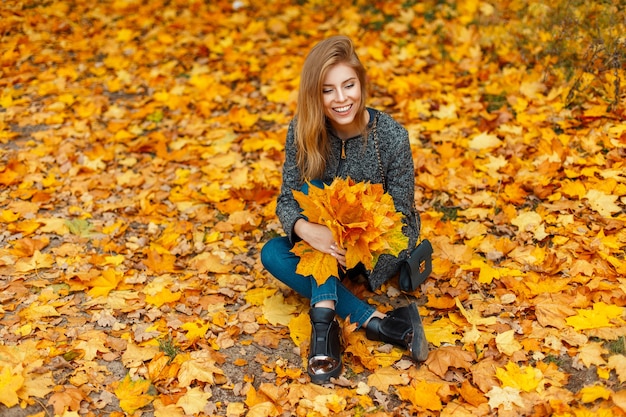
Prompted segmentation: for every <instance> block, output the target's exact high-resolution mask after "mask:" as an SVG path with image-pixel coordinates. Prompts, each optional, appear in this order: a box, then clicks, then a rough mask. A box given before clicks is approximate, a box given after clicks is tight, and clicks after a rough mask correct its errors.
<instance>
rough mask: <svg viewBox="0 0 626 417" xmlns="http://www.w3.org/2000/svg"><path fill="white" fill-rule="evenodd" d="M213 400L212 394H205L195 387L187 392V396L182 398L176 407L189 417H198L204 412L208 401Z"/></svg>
mask: <svg viewBox="0 0 626 417" xmlns="http://www.w3.org/2000/svg"><path fill="white" fill-rule="evenodd" d="M209 398H211V392H210V391H209V392H205V391H204V390H203V389H202V388H200V387H193V388H190V389H188V390H187V392H186V393H185V395H183V396H182V397H180V398H179V399H178V401H177V402H176V405H177V406H179V407H181V408H182V409H183V410H185V414H187V415H197V414H199V413H200V412H201V411H202V410H204V406H205V405H206V403H207V401H208V400H209Z"/></svg>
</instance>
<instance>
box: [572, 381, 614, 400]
mask: <svg viewBox="0 0 626 417" xmlns="http://www.w3.org/2000/svg"><path fill="white" fill-rule="evenodd" d="M612 393H613V391H611V390H609V389H607V388H606V387H604V386H602V385H594V386H591V387H583V388H582V389H581V390H580V391H579V392H578V396H580V399H581V401H582V402H583V403H586V404H588V403H592V402H594V401H596V400H598V399H600V398H602V399H604V400H608V399H609V398H610V397H611V394H612Z"/></svg>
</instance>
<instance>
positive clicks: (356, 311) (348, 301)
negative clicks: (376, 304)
mask: <svg viewBox="0 0 626 417" xmlns="http://www.w3.org/2000/svg"><path fill="white" fill-rule="evenodd" d="M291 248H292V245H291V242H290V241H289V238H287V237H286V236H283V237H276V238H274V239H272V240H270V241H269V242H267V243H266V244H265V245H264V246H263V249H261V262H262V263H263V266H264V267H265V269H267V270H268V271H269V273H271V274H272V275H273V276H274V277H276V278H277V279H278V280H280V281H282V282H283V283H284V284H285V285H287V286H288V287H289V288H291V289H293V290H294V291H296V292H297V293H298V294H300V295H301V296H303V297H306V298H308V299H310V300H311V305H315V304H316V303H319V302H320V301H325V300H332V301H334V302H335V310H336V312H337V314H338V315H339V317H341V318H343V319H346V318H347V317H348V316H350V322H352V323H357V325H358V326H359V327H361V326H362V325H363V323H365V322H366V321H367V319H369V318H370V316H371V315H372V314H373V313H374V311H375V309H374V308H373V307H372V306H370V305H369V304H368V303H366V302H365V301H363V300H361V299H360V298H359V297H357V296H356V295H354V294H353V293H352V292H351V291H350V290H349V289H348V288H346V286H345V285H343V284H342V282H341V281H340V280H339V279H338V278H337V277H330V278H328V280H326V282H325V283H324V284H322V285H317V281H315V278H313V277H312V276H310V275H309V276H306V277H305V276H304V275H300V274H297V273H296V267H297V266H298V261H299V260H300V258H299V257H298V256H296V255H294V254H293V253H292V252H291V251H290V250H291Z"/></svg>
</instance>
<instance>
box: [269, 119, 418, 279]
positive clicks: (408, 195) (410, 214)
mask: <svg viewBox="0 0 626 417" xmlns="http://www.w3.org/2000/svg"><path fill="white" fill-rule="evenodd" d="M368 111H369V112H370V126H371V123H372V122H373V120H374V118H375V117H378V121H377V127H376V131H377V140H378V150H379V151H380V164H381V165H382V170H383V172H384V178H385V182H386V184H383V185H384V186H385V190H386V191H387V192H388V193H389V194H390V195H391V196H392V198H393V201H394V204H395V207H396V210H398V211H400V212H401V213H403V214H404V220H403V223H404V225H403V228H402V231H403V233H404V234H405V235H406V236H407V237H408V238H409V246H408V248H414V247H415V245H416V242H417V238H418V236H419V216H418V215H417V213H416V212H415V204H414V198H415V188H414V187H415V171H414V163H413V156H412V154H411V146H410V143H409V136H408V132H407V131H406V129H405V128H404V127H402V126H401V125H400V124H399V123H398V122H396V121H395V120H394V119H392V118H391V116H389V115H387V114H386V113H383V112H379V111H377V110H373V109H368ZM329 133H330V135H329V138H330V141H331V149H332V154H331V157H330V158H329V159H328V161H327V162H326V170H325V172H324V176H323V178H320V180H322V181H324V182H325V183H330V182H332V181H333V179H334V178H336V177H341V178H347V177H350V178H352V179H353V180H355V181H369V182H371V183H382V182H383V178H382V177H381V174H380V169H379V159H378V156H377V150H376V145H375V143H374V133H373V132H372V131H371V130H370V133H369V135H368V138H367V142H366V143H364V141H363V137H362V136H356V137H353V138H350V139H348V140H346V141H345V144H342V140H341V139H340V138H338V137H337V136H336V135H335V134H334V133H333V132H332V131H330V132H329ZM342 146H345V149H344V152H345V159H342V158H341V153H342ZM303 184H304V181H303V179H302V175H301V172H300V170H299V169H298V166H297V165H296V146H295V120H292V122H291V123H290V125H289V129H288V132H287V139H286V143H285V164H284V166H283V182H282V186H281V192H280V195H279V196H278V201H277V206H276V214H277V216H278V218H279V219H280V222H281V224H282V226H283V230H285V232H286V233H287V236H289V238H290V240H291V242H296V241H297V240H299V238H298V236H297V235H296V234H295V232H294V225H295V223H296V221H297V220H298V219H300V218H303V215H302V213H301V211H302V210H301V209H300V206H299V205H298V202H297V201H296V200H295V199H294V198H293V194H292V190H300V189H301V188H302V186H303ZM408 248H407V249H408ZM406 257H407V250H404V251H402V252H401V253H400V255H399V256H398V257H397V258H396V257H394V256H391V255H382V256H381V257H380V258H379V260H378V263H377V264H376V266H375V267H374V270H373V271H371V273H370V276H369V282H370V286H371V287H372V288H373V289H377V288H379V287H380V286H381V285H382V284H383V283H384V282H385V281H387V280H388V279H390V278H391V277H392V276H393V275H395V274H396V273H397V272H398V268H399V264H400V262H401V261H402V260H404V259H406Z"/></svg>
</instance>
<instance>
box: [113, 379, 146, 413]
mask: <svg viewBox="0 0 626 417" xmlns="http://www.w3.org/2000/svg"><path fill="white" fill-rule="evenodd" d="M113 392H114V393H115V396H116V397H117V398H118V399H119V400H120V408H121V409H122V410H124V411H125V412H126V413H128V414H134V413H135V411H137V410H139V409H140V408H143V407H145V406H146V405H148V404H150V403H151V402H152V400H153V399H154V397H155V395H154V394H153V392H154V389H153V388H152V383H151V382H150V381H149V380H147V379H142V378H138V379H135V380H133V379H131V377H130V374H126V377H125V378H124V379H123V380H122V381H121V382H118V383H117V384H116V386H115V390H114V391H113Z"/></svg>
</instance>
